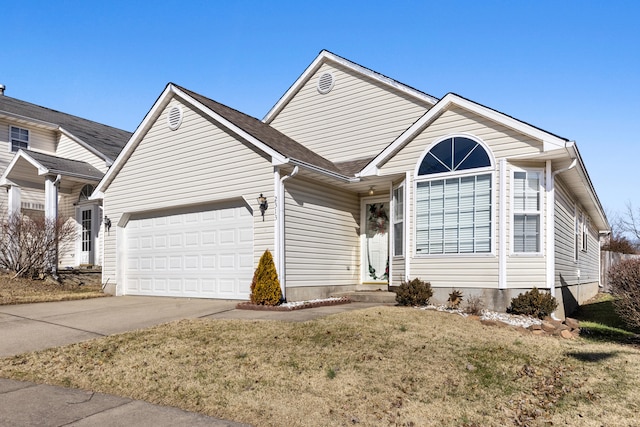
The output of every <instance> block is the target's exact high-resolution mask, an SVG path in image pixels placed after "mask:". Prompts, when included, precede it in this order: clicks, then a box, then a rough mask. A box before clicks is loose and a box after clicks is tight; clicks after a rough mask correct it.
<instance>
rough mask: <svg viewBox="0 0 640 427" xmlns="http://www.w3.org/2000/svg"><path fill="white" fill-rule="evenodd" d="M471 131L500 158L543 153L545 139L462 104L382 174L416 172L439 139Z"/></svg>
mask: <svg viewBox="0 0 640 427" xmlns="http://www.w3.org/2000/svg"><path fill="white" fill-rule="evenodd" d="M459 133H467V134H471V135H473V136H475V137H476V138H479V139H480V140H482V141H483V142H484V143H485V144H486V145H487V146H488V147H489V149H490V150H491V152H492V155H493V157H494V159H495V160H496V161H497V160H498V159H500V158H502V157H513V156H519V155H525V154H535V153H539V152H540V151H541V149H542V142H541V141H538V140H534V139H531V138H528V137H526V136H524V135H522V134H520V133H518V132H516V131H514V130H511V129H509V128H507V127H505V126H503V125H500V124H497V123H495V122H493V121H491V120H489V119H486V118H484V117H481V116H478V115H477V114H474V113H471V112H469V111H467V110H464V109H462V108H459V107H454V108H452V109H451V110H447V111H445V112H443V113H442V115H441V116H440V117H438V118H437V119H436V120H435V121H434V122H433V123H432V124H431V125H430V126H429V127H428V128H426V129H425V130H423V131H422V133H420V134H419V135H418V136H416V137H415V138H414V139H413V140H411V141H410V142H409V143H408V144H406V145H405V146H404V147H403V148H402V149H401V150H400V151H399V152H398V153H397V154H396V155H395V156H393V157H392V158H391V159H390V160H389V161H388V162H387V163H386V164H385V165H383V166H382V167H381V168H380V174H381V175H394V174H398V173H404V172H405V171H407V170H408V171H411V172H413V171H414V170H415V168H416V165H417V163H418V161H419V160H420V159H421V158H422V155H423V154H424V152H425V150H426V149H427V148H429V147H430V146H431V144H433V143H434V142H435V141H437V140H440V139H442V138H444V137H445V136H447V135H451V134H459Z"/></svg>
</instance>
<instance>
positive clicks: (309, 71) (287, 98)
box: [262, 51, 325, 124]
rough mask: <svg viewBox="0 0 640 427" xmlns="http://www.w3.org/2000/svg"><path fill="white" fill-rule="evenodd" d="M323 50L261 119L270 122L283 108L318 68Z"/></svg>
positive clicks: (321, 60) (322, 59)
mask: <svg viewBox="0 0 640 427" xmlns="http://www.w3.org/2000/svg"><path fill="white" fill-rule="evenodd" d="M324 52H325V51H322V52H320V55H318V56H317V57H316V59H314V60H313V62H312V63H311V65H309V66H308V67H307V69H306V70H304V72H303V73H302V74H301V75H300V77H298V79H297V80H296V81H295V82H294V83H293V84H292V85H291V87H289V90H287V91H286V92H285V93H284V95H282V97H281V98H280V99H279V100H278V102H276V104H275V105H274V106H273V107H271V109H270V110H269V112H268V113H267V115H266V116H264V118H263V119H262V121H263V122H264V123H267V124H269V123H271V121H272V120H273V119H274V118H275V117H276V116H277V115H278V113H280V111H281V110H282V109H283V108H284V106H285V105H286V104H288V103H289V101H291V99H292V98H293V96H294V95H295V94H296V93H297V92H298V91H299V90H300V88H301V87H302V86H303V85H304V84H305V83H306V82H307V80H308V79H309V77H310V76H311V75H312V74H313V73H315V72H316V71H317V70H318V68H320V66H321V65H322V63H323V62H324V57H323V53H324Z"/></svg>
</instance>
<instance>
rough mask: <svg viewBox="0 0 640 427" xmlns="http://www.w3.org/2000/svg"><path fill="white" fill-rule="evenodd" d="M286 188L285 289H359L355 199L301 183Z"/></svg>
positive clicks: (296, 181)
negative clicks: (333, 287)
mask: <svg viewBox="0 0 640 427" xmlns="http://www.w3.org/2000/svg"><path fill="white" fill-rule="evenodd" d="M285 189H286V195H285V216H284V220H285V224H286V225H285V229H286V233H285V253H286V283H287V288H291V287H304V286H341V285H356V284H358V283H359V282H360V235H359V230H360V226H359V224H360V202H359V198H358V195H357V194H355V193H349V192H345V191H342V190H339V189H336V188H332V187H327V186H325V185H319V184H317V183H314V182H311V181H307V180H303V179H300V178H293V179H291V180H289V181H286V183H285Z"/></svg>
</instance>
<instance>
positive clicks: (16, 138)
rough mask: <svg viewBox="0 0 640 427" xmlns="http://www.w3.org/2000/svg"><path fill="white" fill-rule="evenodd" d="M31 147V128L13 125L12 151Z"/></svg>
mask: <svg viewBox="0 0 640 427" xmlns="http://www.w3.org/2000/svg"><path fill="white" fill-rule="evenodd" d="M28 148H29V130H28V129H22V128H19V127H16V126H11V151H18V150H20V149H23V150H26V149H28Z"/></svg>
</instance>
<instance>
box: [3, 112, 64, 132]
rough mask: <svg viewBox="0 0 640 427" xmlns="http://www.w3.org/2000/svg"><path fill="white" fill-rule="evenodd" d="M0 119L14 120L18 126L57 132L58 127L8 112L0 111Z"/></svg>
mask: <svg viewBox="0 0 640 427" xmlns="http://www.w3.org/2000/svg"><path fill="white" fill-rule="evenodd" d="M0 118H2V119H8V120H10V121H11V120H14V121H17V122H18V123H20V124H24V125H29V126H35V127H38V128H41V129H47V130H58V125H56V124H54V123H50V122H45V121H43V120H38V119H32V118H30V117H27V116H21V115H20V114H14V113H10V112H8V111H0Z"/></svg>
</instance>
